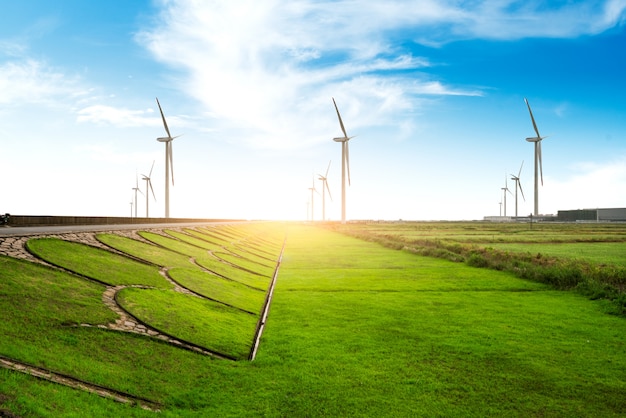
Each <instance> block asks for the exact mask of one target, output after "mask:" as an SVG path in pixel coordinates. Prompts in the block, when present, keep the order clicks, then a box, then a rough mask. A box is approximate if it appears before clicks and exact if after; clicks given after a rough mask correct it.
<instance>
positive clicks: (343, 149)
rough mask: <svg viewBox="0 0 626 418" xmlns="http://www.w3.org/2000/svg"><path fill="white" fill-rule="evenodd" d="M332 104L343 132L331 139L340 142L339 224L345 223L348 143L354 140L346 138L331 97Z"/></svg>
mask: <svg viewBox="0 0 626 418" xmlns="http://www.w3.org/2000/svg"><path fill="white" fill-rule="evenodd" d="M333 104H334V105H335V110H336V111H337V117H338V118H339V125H340V126H341V131H342V132H343V136H342V137H338V138H333V141H335V142H341V223H343V224H345V223H346V169H347V171H348V185H350V150H349V148H348V141H350V139H352V138H354V136H350V137H349V136H348V134H347V133H346V128H344V126H343V121H342V120H341V114H339V109H338V108H337V102H335V98H334V97H333Z"/></svg>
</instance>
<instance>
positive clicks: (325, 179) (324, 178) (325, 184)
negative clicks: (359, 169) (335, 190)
mask: <svg viewBox="0 0 626 418" xmlns="http://www.w3.org/2000/svg"><path fill="white" fill-rule="evenodd" d="M330 163H331V161H329V162H328V167H327V168H326V174H324V175H323V176H322V175H321V174H318V176H319V177H318V178H319V180H321V181H322V220H323V221H325V220H326V191H328V197H330V200H333V197H332V196H331V195H330V188H329V187H328V170H329V169H330Z"/></svg>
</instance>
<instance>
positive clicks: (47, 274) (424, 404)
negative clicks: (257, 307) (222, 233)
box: [0, 224, 626, 417]
mask: <svg viewBox="0 0 626 418" xmlns="http://www.w3.org/2000/svg"><path fill="white" fill-rule="evenodd" d="M281 230H282V229H281V228H276V229H275V230H273V231H272V232H273V233H274V234H278V233H279V232H277V231H281ZM342 232H346V231H345V230H344V231H342ZM353 232H354V231H353ZM357 232H358V231H357ZM361 232H362V231H361ZM397 232H398V234H396V235H400V233H399V230H398V231H397ZM246 233H250V230H247V231H246ZM229 235H230V236H231V237H235V236H236V235H237V234H235V233H234V232H233V231H229ZM387 235H390V234H387ZM268 236H270V235H269V234H268ZM288 237H289V238H288V241H287V246H286V248H285V253H284V254H283V259H282V266H281V269H280V272H279V275H278V281H277V285H276V289H275V292H274V298H273V302H272V306H271V310H270V314H269V317H268V321H267V324H266V329H265V332H264V334H263V337H262V339H261V345H260V348H259V351H258V353H257V358H256V360H255V361H254V362H248V361H236V362H234V361H230V360H218V359H214V358H211V357H208V356H203V355H200V354H198V353H193V352H190V351H187V350H183V349H181V348H178V347H176V346H172V345H170V344H166V343H164V342H162V341H158V340H156V339H151V338H148V337H145V336H136V335H130V334H124V333H119V332H112V331H108V330H103V329H99V328H97V327H96V328H84V327H76V326H74V325H75V324H77V323H80V322H83V321H85V322H89V323H93V324H97V323H106V322H108V321H111V320H112V317H114V315H113V314H112V313H111V312H110V311H108V310H107V309H106V308H105V307H104V305H102V303H101V300H100V295H101V292H102V290H103V288H104V286H103V285H101V284H97V283H94V282H90V281H89V280H87V279H85V278H81V277H77V276H74V275H71V274H69V273H65V272H59V271H56V270H53V269H51V268H46V267H41V266H38V265H34V264H31V263H28V262H25V261H18V260H13V259H8V258H6V257H0V311H2V312H15V313H14V314H12V315H10V316H9V317H8V320H6V321H5V323H3V324H2V325H0V337H1V338H0V355H3V356H6V357H11V358H15V359H20V360H22V361H24V362H28V363H32V364H36V365H40V366H42V367H48V368H50V369H53V370H56V371H58V372H63V373H66V374H70V375H73V376H76V377H80V378H82V379H84V380H87V381H90V382H94V383H98V384H101V385H103V386H106V387H111V388H116V389H118V390H121V391H124V392H126V393H129V394H131V395H134V396H140V397H143V398H146V399H149V400H151V401H152V402H154V403H156V404H158V405H160V409H161V412H160V413H159V416H172V417H174V416H176V417H178V416H182V417H204V416H342V417H344V416H345V417H350V416H355V417H356V416H389V417H397V416H428V417H432V416H442V417H443V416H445V417H467V416H477V417H478V416H480V417H485V416H493V417H500V416H523V417H529V416H537V417H539V416H563V417H570V416H577V417H597V416H603V417H612V416H615V417H618V416H623V415H624V413H626V356H624V353H625V352H626V319H624V318H622V317H619V316H614V315H608V314H606V312H605V304H604V303H603V302H601V301H592V300H589V299H588V298H585V297H583V296H581V295H579V294H577V293H576V292H569V291H561V290H555V288H554V287H553V286H552V285H550V284H546V283H541V282H538V281H531V280H524V279H521V278H519V277H516V275H515V274H514V273H511V272H506V271H498V270H495V269H485V268H477V267H473V266H468V265H467V264H464V263H458V262H451V261H448V260H445V259H440V258H433V257H422V256H419V255H416V254H415V253H414V252H411V251H397V250H394V249H390V248H385V247H384V246H382V245H380V244H379V243H377V242H368V241H366V240H363V239H356V238H354V237H349V236H346V235H345V234H343V233H341V234H340V233H337V232H333V231H329V230H327V229H322V228H318V227H313V226H305V225H296V224H294V225H291V226H290V227H289V233H288ZM109 241H112V240H109ZM123 244H124V245H126V246H127V249H128V250H129V251H131V249H132V248H131V247H133V246H132V245H130V246H129V243H128V242H126V241H124V242H123ZM131 244H134V243H131ZM143 245H145V244H142V245H139V247H141V248H143ZM157 248H158V247H157ZM262 249H263V248H262V246H261V250H262ZM134 251H135V250H133V253H134ZM143 251H144V252H145V253H146V254H153V251H155V250H153V249H150V251H147V249H145V248H143ZM159 251H167V253H166V252H162V253H159V254H160V257H159V259H162V260H163V263H164V264H159V265H163V266H170V267H173V268H172V271H175V270H176V269H181V271H184V270H182V269H184V268H187V269H191V271H196V270H197V268H196V267H193V264H190V265H187V266H185V267H183V266H182V265H178V263H177V262H176V260H178V256H176V254H177V253H174V252H172V251H170V250H165V249H161V250H159ZM272 251H275V249H272ZM166 254H173V255H172V261H168V259H167V255H166ZM161 257H162V258H161ZM183 258H184V259H186V258H187V257H186V256H185V257H183ZM156 264H158V263H156ZM175 266H176V267H175ZM189 266H191V267H189ZM78 270H80V269H78ZM197 271H198V272H200V273H202V272H201V271H200V270H197ZM203 274H207V275H209V276H210V274H209V273H203ZM193 280H198V281H199V282H200V283H201V282H202V281H203V278H202V277H198V278H194V279H193ZM250 290H252V289H250ZM171 293H174V292H172V291H171V290H166V289H160V290H159V289H155V290H146V289H131V288H127V289H124V291H123V293H122V294H121V296H120V297H123V298H124V299H125V301H124V303H128V304H132V305H133V306H134V308H135V309H136V311H141V312H144V310H145V317H146V318H148V317H151V318H149V319H147V320H149V321H152V322H154V323H158V324H159V326H162V327H164V328H168V329H174V328H181V329H180V332H181V333H183V334H184V335H186V336H187V338H190V339H193V338H195V339H196V341H201V342H202V344H209V343H211V344H213V343H215V344H218V341H220V342H219V344H222V345H221V347H222V348H221V349H229V350H235V351H237V350H238V349H237V348H236V347H241V345H240V344H241V341H244V340H245V338H241V339H238V335H244V334H245V333H246V331H244V329H249V326H248V325H246V326H244V327H242V328H241V330H242V331H241V332H239V331H237V329H239V328H238V326H239V325H237V324H238V323H242V324H243V323H244V322H245V320H244V319H243V318H247V317H250V318H253V316H252V315H250V314H247V313H244V312H241V311H238V310H236V309H234V308H228V307H225V306H223V305H221V307H219V308H218V307H217V304H214V303H213V302H211V303H205V302H206V301H203V302H200V301H202V299H199V298H196V297H192V296H188V295H182V294H181V295H177V296H176V297H175V298H170V297H169V296H170V294H171ZM226 293H227V294H228V293H231V292H226ZM237 297H240V298H243V299H245V298H246V296H245V295H244V294H241V293H240V294H238V295H237ZM146 307H147V308H148V309H146ZM159 308H160V309H159ZM31 310H32V311H31ZM235 311H236V312H238V313H237V314H233V315H231V313H233V312H235ZM222 314H224V315H222ZM142 315H144V314H142ZM195 318H200V319H199V320H196V319H195ZM193 323H195V324H196V325H195V328H194V326H193V325H192V324H193ZM224 325H227V326H226V327H227V328H228V327H232V329H233V332H232V333H231V334H232V335H226V334H227V333H223V334H222V336H220V337H218V338H215V339H214V338H213V336H212V335H215V334H214V333H215V332H218V333H220V332H222V331H220V327H222V326H224ZM250 337H251V335H250ZM224 347H227V348H224ZM244 351H245V350H241V351H240V352H241V353H243V352H244ZM2 411H9V412H11V413H14V414H18V415H20V416H77V417H78V416H84V415H85V414H87V415H90V416H130V417H132V416H138V417H139V416H140V417H144V416H155V413H154V412H150V411H145V410H142V409H140V408H138V407H133V406H128V405H123V404H119V403H116V402H113V401H110V400H105V399H102V398H99V397H98V396H96V395H88V394H85V393H83V392H81V391H79V390H75V389H70V388H67V387H63V386H58V385H53V384H50V383H47V382H44V381H40V380H38V379H35V378H32V377H29V376H25V375H22V374H19V373H16V372H13V371H8V370H4V369H1V368H0V412H2Z"/></svg>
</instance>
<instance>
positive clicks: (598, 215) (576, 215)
mask: <svg viewBox="0 0 626 418" xmlns="http://www.w3.org/2000/svg"><path fill="white" fill-rule="evenodd" d="M557 220H558V221H560V222H580V221H583V222H584V221H596V222H626V208H606V209H600V208H598V209H575V210H560V211H558V214H557Z"/></svg>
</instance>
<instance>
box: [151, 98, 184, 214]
mask: <svg viewBox="0 0 626 418" xmlns="http://www.w3.org/2000/svg"><path fill="white" fill-rule="evenodd" d="M156 102H157V105H159V111H160V112H161V119H163V126H164V127H165V132H166V133H167V136H165V137H160V138H157V141H159V142H165V217H166V218H169V217H170V171H171V172H172V186H173V185H174V158H173V156H172V141H173V140H174V139H176V138H178V137H179V136H180V135H177V136H174V137H172V135H171V134H170V129H169V128H168V127H167V122H166V121H165V115H163V109H161V103H159V99H158V98H157V99H156Z"/></svg>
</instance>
